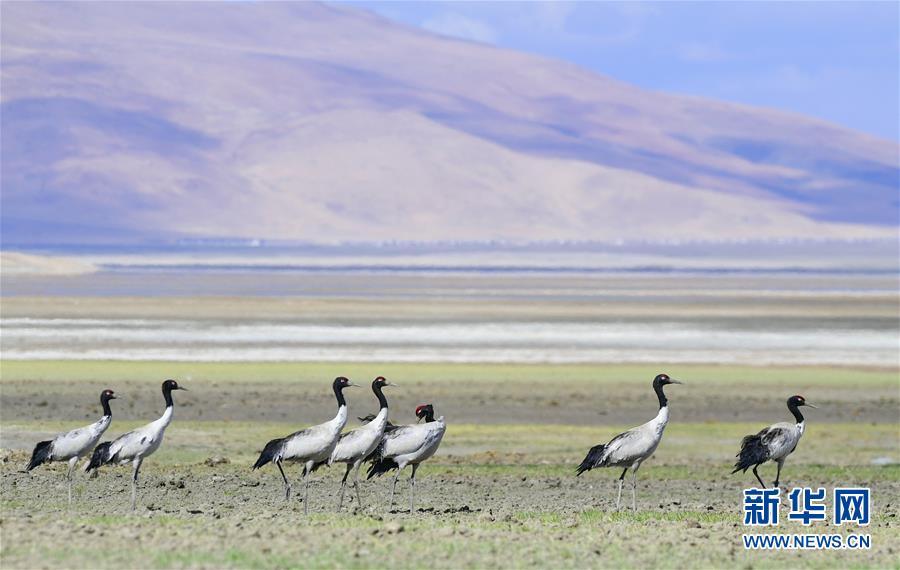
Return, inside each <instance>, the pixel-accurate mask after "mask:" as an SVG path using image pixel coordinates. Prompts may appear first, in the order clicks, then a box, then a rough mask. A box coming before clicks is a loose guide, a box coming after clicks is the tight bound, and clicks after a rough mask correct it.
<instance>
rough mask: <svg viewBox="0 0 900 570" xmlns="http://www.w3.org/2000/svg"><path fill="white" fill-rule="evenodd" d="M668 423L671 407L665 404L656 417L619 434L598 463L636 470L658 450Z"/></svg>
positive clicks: (604, 451) (609, 444) (607, 445)
mask: <svg viewBox="0 0 900 570" xmlns="http://www.w3.org/2000/svg"><path fill="white" fill-rule="evenodd" d="M668 423H669V407H668V406H663V407H662V408H660V409H659V412H658V413H657V414H656V417H655V418H653V419H652V420H650V421H649V422H647V423H645V424H643V425H640V426H638V427H636V428H632V429H630V430H628V431H626V432H624V433H621V434H619V435H617V436H616V437H614V438H613V439H612V440H611V441H610V442H609V443H608V444H606V448H605V449H604V450H603V455H601V456H600V460H599V461H598V464H599V465H602V466H604V467H630V468H632V467H633V468H634V469H635V472H636V471H637V468H638V467H640V465H641V463H643V462H644V461H645V460H646V459H647V458H649V457H650V456H651V455H653V452H655V451H656V448H657V447H658V446H659V442H660V441H662V435H663V431H664V430H665V429H666V425H667V424H668Z"/></svg>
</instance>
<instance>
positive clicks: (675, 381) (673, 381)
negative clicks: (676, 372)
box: [669, 378, 684, 384]
mask: <svg viewBox="0 0 900 570" xmlns="http://www.w3.org/2000/svg"><path fill="white" fill-rule="evenodd" d="M669 384H684V382H682V381H681V380H673V379H672V378H669Z"/></svg>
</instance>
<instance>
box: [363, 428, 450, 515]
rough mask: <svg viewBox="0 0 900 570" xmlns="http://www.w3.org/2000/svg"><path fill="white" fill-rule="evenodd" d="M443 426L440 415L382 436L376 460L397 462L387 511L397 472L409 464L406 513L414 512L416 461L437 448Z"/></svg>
mask: <svg viewBox="0 0 900 570" xmlns="http://www.w3.org/2000/svg"><path fill="white" fill-rule="evenodd" d="M446 429H447V424H445V423H444V416H441V417H439V418H438V419H437V420H435V421H433V422H426V423H424V424H412V425H407V426H402V427H398V428H397V429H394V430H391V431H390V432H388V433H386V434H385V435H384V438H383V439H382V441H381V444H380V447H379V449H378V454H377V455H378V461H385V460H393V461H394V463H396V464H397V473H396V475H394V480H393V481H392V482H391V499H390V502H389V504H388V509H389V510H392V509H393V508H394V492H395V491H396V489H397V480H398V479H399V478H400V472H401V471H403V469H404V467H406V466H407V465H412V474H411V475H410V477H409V512H410V513H413V512H415V488H416V470H417V469H418V468H419V464H420V463H422V462H423V461H425V460H426V459H428V458H429V457H431V456H432V455H434V452H435V451H437V448H438V447H439V446H440V445H441V439H443V437H444V432H445V431H446ZM370 476H371V475H370Z"/></svg>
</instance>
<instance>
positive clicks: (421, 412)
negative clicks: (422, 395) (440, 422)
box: [416, 404, 434, 422]
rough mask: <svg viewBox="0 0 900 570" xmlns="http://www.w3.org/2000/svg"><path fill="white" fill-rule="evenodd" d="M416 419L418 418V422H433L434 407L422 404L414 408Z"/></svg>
mask: <svg viewBox="0 0 900 570" xmlns="http://www.w3.org/2000/svg"><path fill="white" fill-rule="evenodd" d="M416 417H417V418H419V421H422V420H425V421H426V422H431V421H434V406H432V405H431V404H422V405H421V406H418V407H416Z"/></svg>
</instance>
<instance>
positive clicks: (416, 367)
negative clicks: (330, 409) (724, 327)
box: [0, 360, 897, 388]
mask: <svg viewBox="0 0 900 570" xmlns="http://www.w3.org/2000/svg"><path fill="white" fill-rule="evenodd" d="M663 369H665V370H666V371H667V372H669V373H670V374H672V375H673V376H677V377H678V378H682V379H684V380H685V381H686V382H688V383H690V385H696V386H702V385H704V384H714V385H738V384H740V385H748V386H749V385H752V386H765V387H770V386H783V385H784V386H787V385H790V386H797V387H798V388H799V387H803V386H813V385H815V386H834V387H847V388H850V387H867V386H868V387H885V386H896V385H897V372H896V371H895V370H882V369H866V368H837V367H818V366H802V367H801V366H798V367H784V366H781V367H772V366H766V367H754V366H735V365H721V366H719V365H674V366H673V365H661V364H453V363H331V362H162V361H159V362H157V361H127V362H126V361H109V360H77V361H72V360H65V361H55V360H40V361H36V360H28V361H25V360H3V361H2V362H0V382H2V381H12V380H36V381H40V380H44V381H57V382H59V381H94V382H113V381H115V382H145V381H147V382H149V381H161V380H163V379H165V378H170V377H173V378H177V379H179V380H184V381H185V382H186V383H187V382H189V381H191V380H193V379H198V380H202V381H204V382H205V381H216V382H257V381H265V382H317V383H318V382H322V381H323V380H327V379H331V378H334V377H335V376H337V375H344V376H348V377H350V378H353V379H360V380H361V379H368V378H369V377H371V376H373V372H377V373H378V374H381V375H384V376H387V377H389V378H391V379H392V380H395V381H397V382H398V383H400V382H405V381H415V382H429V381H450V380H452V381H473V382H474V381H477V382H481V381H489V382H525V383H528V382H543V381H565V382H570V383H584V384H598V383H599V384H619V383H633V382H634V383H646V382H647V381H648V380H649V379H652V378H653V377H654V376H655V375H656V374H658V373H659V371H660V370H663Z"/></svg>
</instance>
